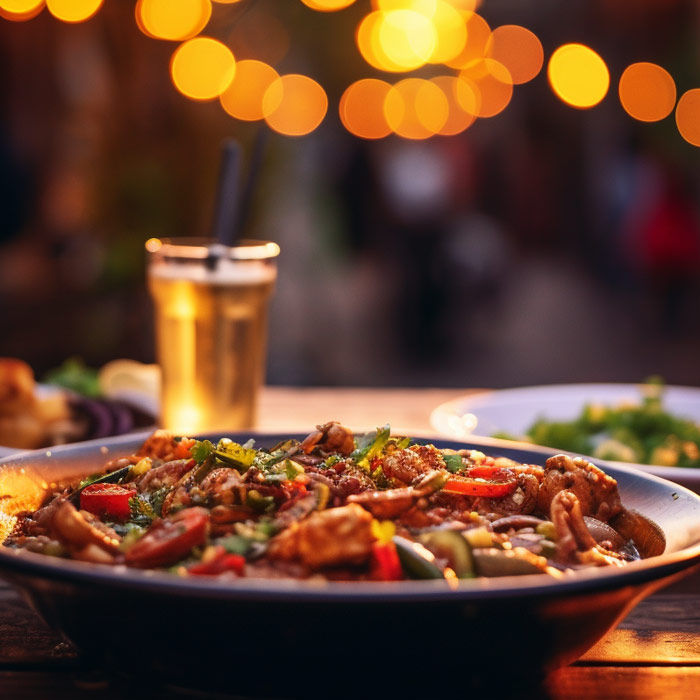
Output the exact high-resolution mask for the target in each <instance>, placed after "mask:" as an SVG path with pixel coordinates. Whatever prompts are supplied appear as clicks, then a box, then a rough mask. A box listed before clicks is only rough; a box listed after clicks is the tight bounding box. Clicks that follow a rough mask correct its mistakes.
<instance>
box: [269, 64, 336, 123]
mask: <svg viewBox="0 0 700 700" xmlns="http://www.w3.org/2000/svg"><path fill="white" fill-rule="evenodd" d="M327 111H328V97H327V96H326V93H325V91H324V89H323V88H322V87H321V86H320V85H319V84H318V83H317V82H316V81H315V80H312V79H311V78H308V77H307V76H305V75H299V74H297V73H290V74H288V75H283V76H281V77H280V78H278V79H277V80H275V81H274V82H273V83H272V85H270V87H269V88H268V89H267V90H266V91H265V95H264V97H263V112H264V114H265V121H266V122H267V124H268V126H269V127H270V128H271V129H273V130H274V131H277V132H278V133H280V134H285V135H286V136H304V135H305V134H308V133H311V132H312V131H313V130H314V129H315V128H316V127H317V126H318V125H319V124H320V123H321V122H322V121H323V118H324V117H325V116H326V112H327Z"/></svg>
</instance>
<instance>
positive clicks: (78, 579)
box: [0, 430, 700, 603]
mask: <svg viewBox="0 0 700 700" xmlns="http://www.w3.org/2000/svg"><path fill="white" fill-rule="evenodd" d="M151 432H152V431H148V430H147V431H140V432H138V433H129V434H127V435H121V436H117V437H113V438H107V439H101V440H90V441H85V442H81V443H71V444H69V445H62V446H59V447H54V448H51V449H43V450H33V451H27V452H22V453H17V454H13V455H11V457H8V458H4V459H0V468H2V467H3V466H4V465H6V464H10V465H12V464H13V463H15V462H21V461H22V460H27V459H33V460H36V459H37V457H40V458H42V459H48V458H50V457H51V456H53V455H54V454H56V453H59V454H63V453H68V454H70V453H71V452H74V451H85V450H87V451H90V450H93V449H94V450H95V456H96V457H98V456H99V457H102V458H104V457H105V454H104V450H105V448H106V447H107V446H109V447H108V449H109V450H110V451H111V449H119V448H120V447H124V446H125V445H129V444H132V443H133V444H135V445H136V444H139V443H140V442H142V441H143V440H145V438H147V437H148V436H149V435H150V434H151ZM220 434H221V433H220V432H217V433H213V432H208V433H203V434H201V435H199V436H194V437H202V438H206V437H210V438H211V437H212V436H215V435H220ZM226 434H227V435H230V436H231V437H232V438H234V439H235V438H236V436H238V437H241V438H243V437H250V438H254V439H256V440H258V439H264V438H282V437H285V436H286V437H292V436H298V435H299V433H298V431H289V432H288V433H285V431H279V430H275V431H253V430H251V431H231V432H230V433H229V432H227V433H226ZM411 437H414V438H416V439H418V440H423V441H441V442H445V443H452V444H453V445H454V444H461V445H463V446H471V447H472V448H477V449H478V448H480V447H485V448H503V449H510V450H520V451H525V452H531V453H533V455H536V456H537V457H541V456H543V451H545V453H547V452H548V453H549V454H550V455H552V454H561V453H562V451H560V450H553V449H549V450H548V448H539V449H537V450H532V449H531V448H532V446H531V445H528V444H527V443H518V442H514V441H509V440H497V439H494V438H479V439H464V440H457V439H451V438H447V437H446V436H435V435H432V436H430V435H429V436H420V435H412V436H411ZM568 454H571V453H568ZM595 463H596V464H597V465H600V466H601V468H603V469H604V470H605V471H606V472H607V473H611V472H612V473H611V475H612V476H613V477H615V476H616V474H615V473H614V472H626V473H628V474H630V475H632V476H633V477H634V478H636V479H640V480H642V481H646V482H659V483H660V484H663V485H666V486H670V487H672V488H673V490H674V491H675V492H679V493H683V495H684V496H685V497H687V498H690V499H691V500H692V501H695V502H696V503H697V505H699V506H700V496H699V495H698V494H695V493H694V492H692V491H691V490H689V489H687V488H685V487H683V486H680V485H679V484H675V483H673V482H669V481H667V480H666V479H662V478H660V477H657V476H654V475H652V474H648V473H646V472H642V471H640V470H638V469H635V468H633V467H629V466H623V465H617V464H615V465H612V464H610V463H606V462H605V461H603V460H596V461H595ZM694 565H700V538H699V539H698V541H697V542H695V543H693V544H691V545H688V546H686V547H683V548H681V549H679V550H676V551H673V552H664V553H663V554H660V555H658V556H655V557H650V558H649V559H643V560H640V561H636V562H631V563H629V564H628V565H627V566H624V567H605V568H592V569H584V570H579V571H577V572H575V573H573V574H569V575H565V576H564V577H563V578H562V579H557V580H553V579H551V578H550V577H546V576H543V575H537V574H536V575H527V576H503V577H498V578H485V577H480V578H475V579H469V580H462V581H459V582H458V583H457V584H456V585H455V584H453V585H450V584H449V583H448V582H446V581H397V582H381V581H378V582H370V581H363V582H352V581H350V582H342V581H326V580H314V579H311V580H309V579H307V580H297V579H284V578H280V579H262V578H235V579H233V578H231V579H220V578H218V577H212V578H209V577H196V578H195V577H187V578H185V577H180V576H177V575H174V574H172V573H169V572H164V571H157V570H150V569H145V570H141V569H133V568H129V567H126V566H124V565H117V566H105V565H100V564H91V563H87V562H80V561H73V560H69V559H60V558H56V557H50V556H47V555H43V554H38V553H34V552H29V551H26V550H22V549H11V548H8V547H4V546H2V545H0V577H4V578H7V579H8V580H10V581H11V580H12V579H13V578H15V577H18V578H19V577H24V576H32V577H40V578H43V579H50V580H53V581H60V582H67V583H73V584H79V585H100V586H103V585H106V586H108V587H117V588H119V589H123V590H124V591H131V592H143V593H151V594H166V595H170V596H182V597H187V596H193V595H194V596H197V597H200V598H206V599H216V600H231V601H234V600H246V601H267V602H310V601H313V602H315V603H319V602H325V603H338V602H344V603H391V602H396V603H405V602H409V601H416V602H419V601H426V602H428V601H430V602H441V601H442V602H447V601H453V602H454V601H464V602H475V601H479V600H491V599H493V600H497V599H504V598H513V596H514V595H516V594H517V597H518V598H519V599H532V598H539V597H544V596H548V597H557V598H560V597H568V596H571V595H574V594H578V593H585V594H592V593H597V592H603V591H609V590H611V589H619V588H622V587H624V586H635V585H639V584H643V583H650V582H653V581H662V580H664V579H666V578H668V577H672V576H674V575H676V574H679V573H680V572H682V571H683V570H685V569H690V568H691V567H693V566H694Z"/></svg>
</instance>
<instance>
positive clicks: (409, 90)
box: [384, 78, 450, 139]
mask: <svg viewBox="0 0 700 700" xmlns="http://www.w3.org/2000/svg"><path fill="white" fill-rule="evenodd" d="M449 111H450V108H449V103H448V101H447V97H446V96H445V93H444V92H443V91H442V90H441V89H440V88H439V87H438V86H437V85H436V84H435V83H432V82H430V81H429V80H422V79H420V78H406V79H405V80H401V81H399V82H398V83H396V85H394V86H393V87H392V88H391V90H389V94H388V95H387V96H386V100H385V102H384V114H385V115H386V120H387V123H388V124H389V126H390V127H391V128H392V130H393V131H394V133H396V134H397V135H398V136H402V137H403V138H406V139H427V138H430V137H431V136H434V135H435V134H437V133H439V131H440V129H442V127H443V126H444V125H445V122H446V121H447V118H448V116H449Z"/></svg>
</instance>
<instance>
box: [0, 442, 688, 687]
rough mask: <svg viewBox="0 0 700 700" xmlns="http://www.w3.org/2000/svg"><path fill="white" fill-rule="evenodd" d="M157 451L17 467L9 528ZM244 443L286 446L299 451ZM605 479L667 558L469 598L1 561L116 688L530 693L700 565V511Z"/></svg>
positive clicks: (0, 569) (524, 453) (641, 486)
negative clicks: (648, 524)
mask: <svg viewBox="0 0 700 700" xmlns="http://www.w3.org/2000/svg"><path fill="white" fill-rule="evenodd" d="M146 436H147V433H142V434H134V435H129V436H121V437H117V438H109V439H107V440H103V441H91V442H86V443H80V444H74V445H69V446H65V447H59V448H53V449H52V450H50V451H37V452H27V453H23V454H20V455H15V456H13V457H11V458H8V459H6V460H5V461H4V462H3V463H2V464H0V515H1V514H2V510H3V509H4V510H5V512H9V511H10V510H11V508H12V507H14V506H16V504H17V503H18V501H19V499H21V498H25V499H26V498H30V497H31V498H36V496H37V494H39V495H40V494H41V493H43V491H44V490H45V488H46V487H47V486H50V485H51V484H52V483H60V482H63V481H66V480H73V479H77V478H81V477H84V476H85V475H87V474H89V473H92V472H94V471H96V470H97V469H98V468H99V467H101V465H102V464H103V463H104V462H105V461H106V460H107V459H111V458H115V457H118V456H121V455H125V454H130V453H132V452H133V451H135V449H136V448H137V447H138V446H139V445H140V444H141V442H142V441H143V440H144V439H145V437H146ZM206 437H209V438H210V439H218V437H220V436H219V435H208V436H206ZM231 437H234V439H237V440H240V441H244V440H246V439H248V438H250V437H253V438H255V439H256V442H257V444H258V445H261V446H272V445H274V444H275V443H277V442H278V441H279V440H281V439H283V438H285V437H289V436H288V435H270V434H255V433H246V434H239V435H237V436H236V435H232V436H231ZM434 442H435V443H436V444H438V445H439V446H441V447H452V448H455V449H458V448H463V447H470V448H477V449H481V450H484V451H486V452H487V453H488V454H491V455H494V456H498V455H501V456H505V457H511V458H513V459H515V460H518V461H520V462H526V463H534V464H537V463H539V464H542V463H543V462H544V460H545V459H546V457H547V456H550V455H552V454H556V451H554V450H547V449H545V448H536V449H528V448H527V447H525V446H523V445H517V444H514V443H511V442H503V441H498V440H492V439H487V438H483V439H473V440H470V441H469V442H459V443H457V442H453V441H447V440H439V439H435V440H434ZM600 464H601V466H602V467H603V468H604V469H605V470H606V471H607V472H608V473H609V474H611V475H612V476H614V477H615V478H616V479H617V480H618V483H619V488H620V492H621V495H622V500H623V503H624V504H625V505H626V506H627V507H628V508H631V509H634V510H636V511H638V512H640V513H642V514H644V516H646V517H647V518H649V519H650V520H651V521H652V522H653V523H655V524H656V525H658V528H660V531H661V532H662V533H663V537H662V538H661V539H662V540H663V539H664V538H665V544H663V543H662V546H664V547H665V549H664V552H663V554H661V555H659V556H654V557H651V558H649V559H646V560H643V561H640V562H634V563H632V564H630V565H629V566H627V567H624V568H621V569H617V568H614V569H602V570H601V569H596V570H588V571H582V572H579V573H577V574H576V575H572V576H571V577H568V578H565V579H564V580H560V581H552V579H550V578H549V577H546V576H520V577H504V578H498V579H476V580H471V581H463V582H461V583H460V584H459V587H458V588H456V589H451V588H449V587H448V586H447V585H446V584H445V583H444V582H439V581H405V582H398V583H364V582H363V583H339V582H317V581H291V580H290V581H287V580H255V579H238V580H234V581H225V582H223V581H218V580H216V579H214V580H208V579H182V578H178V577H176V576H171V575H169V574H166V573H161V572H152V571H140V570H132V569H127V568H124V567H117V568H113V567H104V566H99V565H90V564H85V563H81V562H74V561H67V560H62V559H56V558H52V557H47V556H43V555H39V554H32V553H31V552H27V551H19V550H12V549H7V548H2V547H0V575H2V576H3V577H4V578H6V579H7V580H8V581H10V582H11V583H12V584H13V585H14V586H16V587H17V588H18V589H19V590H20V591H21V592H22V594H23V595H24V597H25V598H26V599H27V600H29V601H30V603H31V604H32V605H33V607H34V608H35V609H36V610H37V611H38V612H39V614H40V615H41V616H42V617H43V618H44V619H45V620H46V621H47V622H48V623H49V625H51V626H52V627H54V628H55V629H57V630H59V631H60V632H62V633H63V634H64V635H65V636H66V638H67V639H69V640H70V641H71V642H73V643H74V644H75V645H76V646H77V647H78V649H79V650H80V651H81V653H82V654H83V655H84V657H85V658H86V660H88V661H94V662H95V663H96V664H99V665H100V666H101V667H103V668H109V669H111V670H112V671H115V672H117V673H122V674H128V675H131V674H140V675H145V676H147V677H148V678H150V679H156V680H157V681H159V682H164V683H169V684H172V685H176V686H187V687H197V688H206V689H209V690H216V691H222V690H223V691H228V692H233V693H237V694H239V695H240V694H248V695H255V696H261V695H262V696H264V695H274V696H276V697H287V696H294V697H299V696H302V697H307V696H312V695H316V696H326V697H327V696H329V695H331V694H334V695H336V696H339V695H351V694H357V693H364V694H365V695H377V694H379V693H385V694H386V693H388V694H389V695H390V696H393V695H398V694H399V693H400V692H401V693H404V694H406V693H408V694H410V695H415V694H419V693H422V694H435V693H437V692H440V693H446V692H453V691H460V692H461V691H464V690H465V689H468V688H471V689H474V688H475V687H477V688H482V689H483V690H487V689H488V688H489V682H488V680H489V679H493V678H494V675H493V674H495V673H498V674H499V675H498V676H495V677H496V678H497V679H498V682H499V683H504V682H505V678H506V677H508V678H510V680H511V682H514V683H516V684H518V683H521V682H524V679H525V678H528V679H530V678H535V677H541V676H543V675H544V674H546V673H547V672H548V671H550V670H552V669H554V668H556V667H558V666H561V665H565V664H568V663H571V662H572V661H574V660H575V659H576V658H578V657H579V656H580V655H581V654H583V653H584V652H585V651H586V650H587V649H589V648H590V647H591V646H592V645H593V644H594V643H595V642H596V641H597V640H599V639H600V638H601V637H602V636H603V635H604V634H605V633H606V632H607V631H608V630H609V629H611V628H612V627H614V626H615V625H616V624H617V623H618V622H619V621H620V620H621V619H622V618H623V617H624V616H625V615H626V614H627V613H628V612H629V611H630V610H631V609H632V607H633V606H634V605H636V604H637V603H638V602H639V601H640V600H642V599H643V598H644V597H645V596H647V595H649V594H650V593H652V592H654V591H655V590H657V589H659V588H661V587H662V586H665V585H668V584H669V583H671V582H672V581H673V580H675V579H676V578H678V577H679V576H681V575H682V574H683V573H684V572H686V571H687V570H688V569H689V568H690V567H692V566H693V565H694V564H696V563H698V562H700V497H699V496H697V495H696V494H694V493H692V492H691V491H688V490H687V489H684V488H683V487H681V486H678V485H676V484H672V483H670V482H668V481H665V480H663V479H659V478H657V477H654V476H651V475H648V474H644V473H641V472H638V471H636V470H634V469H632V468H621V467H612V466H606V465H605V464H604V463H600ZM441 669H442V670H441ZM504 669H507V673H506V674H504ZM482 681H483V682H484V685H483V687H482V685H481V683H482Z"/></svg>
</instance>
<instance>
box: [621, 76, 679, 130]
mask: <svg viewBox="0 0 700 700" xmlns="http://www.w3.org/2000/svg"><path fill="white" fill-rule="evenodd" d="M618 93H619V95H620V103H621V104H622V107H623V109H624V110H625V112H627V114H629V115H630V117H633V118H634V119H639V121H642V122H656V121H659V119H663V118H664V117H667V116H668V115H669V114H671V112H672V111H673V108H674V106H675V104H676V83H675V82H674V80H673V78H672V77H671V74H670V73H669V72H668V71H667V70H664V69H663V68H662V67H661V66H657V65H656V64H655V63H633V64H632V65H631V66H627V68H626V69H625V72H624V73H623V74H622V77H621V78H620V84H619V86H618Z"/></svg>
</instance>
